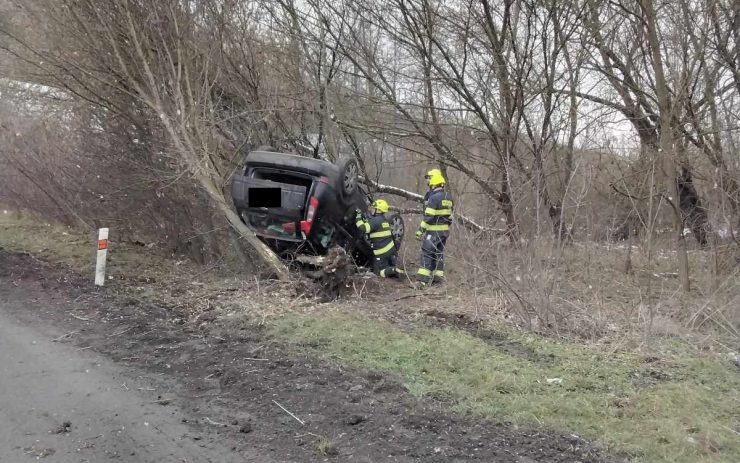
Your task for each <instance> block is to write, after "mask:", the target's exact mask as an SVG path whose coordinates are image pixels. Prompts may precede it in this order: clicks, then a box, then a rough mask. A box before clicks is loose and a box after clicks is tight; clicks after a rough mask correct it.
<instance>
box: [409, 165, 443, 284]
mask: <svg viewBox="0 0 740 463" xmlns="http://www.w3.org/2000/svg"><path fill="white" fill-rule="evenodd" d="M424 178H425V179H426V181H427V185H428V186H429V191H428V192H427V193H426V195H424V214H423V217H424V218H423V219H422V221H421V224H420V225H419V230H418V231H417V232H416V239H418V240H421V265H420V266H419V270H418V272H417V275H416V276H417V280H418V284H417V287H426V286H429V285H430V284H433V283H442V282H443V280H444V275H445V272H444V250H445V245H446V244H447V238H448V236H449V235H450V224H452V196H451V195H450V194H449V193H448V192H447V191H446V190H445V183H447V182H446V181H445V178H444V176H443V175H442V172H441V171H440V170H439V169H432V170H430V171H429V172H427V174H426V176H425V177H424Z"/></svg>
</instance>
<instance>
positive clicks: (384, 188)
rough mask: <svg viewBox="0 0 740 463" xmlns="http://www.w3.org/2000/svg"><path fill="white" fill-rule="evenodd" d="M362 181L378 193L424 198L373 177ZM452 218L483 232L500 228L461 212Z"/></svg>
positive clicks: (419, 212) (419, 200)
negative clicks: (377, 180) (478, 221)
mask: <svg viewBox="0 0 740 463" xmlns="http://www.w3.org/2000/svg"><path fill="white" fill-rule="evenodd" d="M361 181H362V183H364V184H365V185H367V186H369V187H372V188H373V189H374V190H375V191H377V192H380V193H387V194H390V195H395V196H400V197H402V198H406V199H410V200H412V201H418V202H421V201H423V200H424V196H423V195H420V194H418V193H414V192H413V191H408V190H404V189H403V188H398V187H395V186H390V185H383V184H382V183H378V182H376V181H375V180H373V179H369V178H362V179H361ZM391 209H393V210H394V211H396V212H400V213H401V214H421V210H417V209H412V208H405V209H402V208H394V207H392V208H391ZM453 218H454V220H455V221H457V222H458V223H459V224H461V225H463V226H465V227H468V228H471V229H473V230H475V231H483V232H493V233H499V232H500V230H497V229H495V228H490V227H484V226H482V225H480V224H478V223H477V222H475V221H474V220H473V219H471V218H469V217H466V216H464V215H462V214H455V215H454V216H453Z"/></svg>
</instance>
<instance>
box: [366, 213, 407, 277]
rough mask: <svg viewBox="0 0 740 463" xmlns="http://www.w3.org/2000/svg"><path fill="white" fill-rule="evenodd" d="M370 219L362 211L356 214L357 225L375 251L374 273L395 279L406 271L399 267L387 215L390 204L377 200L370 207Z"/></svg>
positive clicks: (396, 250)
mask: <svg viewBox="0 0 740 463" xmlns="http://www.w3.org/2000/svg"><path fill="white" fill-rule="evenodd" d="M369 212H370V218H365V216H364V214H363V213H362V211H360V210H357V211H356V212H355V225H357V228H359V229H360V230H361V231H363V232H364V233H365V234H366V235H367V237H368V239H369V240H370V247H371V248H372V250H373V254H374V259H373V273H375V274H376V275H379V276H381V277H383V278H394V277H398V276H399V275H401V274H403V273H404V271H403V270H401V269H399V268H398V267H397V266H396V265H397V256H398V249H397V248H396V245H395V243H394V242H393V234H392V233H391V224H390V223H388V219H386V217H385V214H386V213H387V212H388V203H387V202H386V201H385V200H383V199H376V200H375V201H373V203H372V205H371V206H370V211H369Z"/></svg>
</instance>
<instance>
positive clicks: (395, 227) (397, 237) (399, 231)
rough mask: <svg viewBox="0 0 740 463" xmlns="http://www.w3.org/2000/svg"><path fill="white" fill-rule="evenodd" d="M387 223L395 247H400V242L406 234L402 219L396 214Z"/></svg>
mask: <svg viewBox="0 0 740 463" xmlns="http://www.w3.org/2000/svg"><path fill="white" fill-rule="evenodd" d="M389 222H390V225H391V234H392V235H393V241H394V242H395V243H396V246H400V245H401V241H403V235H404V233H406V226H405V225H404V223H403V217H401V216H400V215H398V214H393V216H392V217H391V218H390V220H389Z"/></svg>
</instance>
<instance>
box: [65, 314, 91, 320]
mask: <svg viewBox="0 0 740 463" xmlns="http://www.w3.org/2000/svg"><path fill="white" fill-rule="evenodd" d="M70 316H71V317H72V318H76V319H77V320H82V321H83V322H89V321H90V319H89V318H85V317H79V316H77V315H75V314H70Z"/></svg>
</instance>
